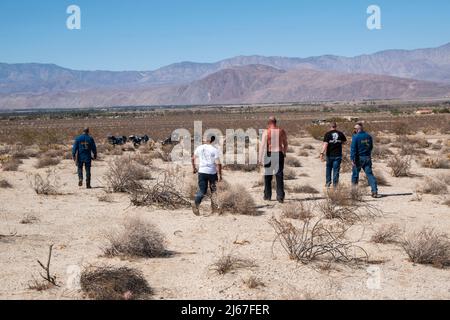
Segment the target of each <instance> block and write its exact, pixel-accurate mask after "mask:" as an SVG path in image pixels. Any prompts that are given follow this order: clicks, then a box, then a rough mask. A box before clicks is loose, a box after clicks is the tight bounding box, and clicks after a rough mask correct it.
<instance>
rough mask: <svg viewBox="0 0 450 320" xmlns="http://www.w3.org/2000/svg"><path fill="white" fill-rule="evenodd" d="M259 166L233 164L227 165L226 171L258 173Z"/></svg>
mask: <svg viewBox="0 0 450 320" xmlns="http://www.w3.org/2000/svg"><path fill="white" fill-rule="evenodd" d="M258 168H259V167H258V165H257V164H237V163H232V164H227V165H226V166H225V169H228V170H231V171H244V172H252V171H257V170H258Z"/></svg>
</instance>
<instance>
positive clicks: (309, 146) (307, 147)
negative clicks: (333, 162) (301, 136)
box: [303, 144, 314, 150]
mask: <svg viewBox="0 0 450 320" xmlns="http://www.w3.org/2000/svg"><path fill="white" fill-rule="evenodd" d="M303 149H305V150H314V147H313V146H312V145H310V144H305V145H304V146H303Z"/></svg>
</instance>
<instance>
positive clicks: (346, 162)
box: [341, 152, 353, 173]
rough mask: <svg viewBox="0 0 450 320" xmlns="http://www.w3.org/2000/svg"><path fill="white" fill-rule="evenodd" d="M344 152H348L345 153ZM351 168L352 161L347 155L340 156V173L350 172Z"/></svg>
mask: <svg viewBox="0 0 450 320" xmlns="http://www.w3.org/2000/svg"><path fill="white" fill-rule="evenodd" d="M345 154H348V152H347V153H345ZM352 168H353V164H352V161H351V160H350V157H349V156H342V162H341V172H342V173H347V172H351V171H352Z"/></svg>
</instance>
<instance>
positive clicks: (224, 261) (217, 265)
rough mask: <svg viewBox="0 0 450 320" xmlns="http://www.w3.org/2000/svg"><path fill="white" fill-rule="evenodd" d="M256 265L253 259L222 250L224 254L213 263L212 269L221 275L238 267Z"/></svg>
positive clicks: (243, 267) (246, 267)
mask: <svg viewBox="0 0 450 320" xmlns="http://www.w3.org/2000/svg"><path fill="white" fill-rule="evenodd" d="M255 267H256V264H255V262H254V261H253V260H251V259H247V258H242V257H239V256H237V255H235V254H232V253H225V252H224V251H222V255H221V256H220V257H219V258H218V259H217V260H216V261H215V262H214V263H213V264H212V265H211V267H210V269H211V270H213V271H215V272H217V273H218V274H220V275H224V274H227V273H229V272H232V271H235V270H238V269H249V268H255Z"/></svg>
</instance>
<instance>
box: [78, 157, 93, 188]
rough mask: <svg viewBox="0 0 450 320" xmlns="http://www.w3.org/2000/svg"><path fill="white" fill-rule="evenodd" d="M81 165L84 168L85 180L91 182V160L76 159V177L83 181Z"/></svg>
mask: <svg viewBox="0 0 450 320" xmlns="http://www.w3.org/2000/svg"><path fill="white" fill-rule="evenodd" d="M83 165H84V168H85V169H86V182H87V184H88V185H89V184H90V183H91V162H90V161H89V162H84V161H78V179H79V180H80V181H83Z"/></svg>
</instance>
